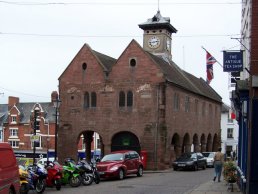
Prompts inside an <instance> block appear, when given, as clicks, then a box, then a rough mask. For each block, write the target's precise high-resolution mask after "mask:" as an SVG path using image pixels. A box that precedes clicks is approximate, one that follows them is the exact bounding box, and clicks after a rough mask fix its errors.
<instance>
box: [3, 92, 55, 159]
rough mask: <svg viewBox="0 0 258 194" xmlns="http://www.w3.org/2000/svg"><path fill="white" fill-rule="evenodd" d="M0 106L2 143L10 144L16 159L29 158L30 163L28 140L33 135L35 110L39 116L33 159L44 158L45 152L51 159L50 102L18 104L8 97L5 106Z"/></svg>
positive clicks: (52, 123) (52, 111)
mask: <svg viewBox="0 0 258 194" xmlns="http://www.w3.org/2000/svg"><path fill="white" fill-rule="evenodd" d="M53 94H55V93H53ZM0 106H1V111H0V112H1V114H2V115H1V124H2V127H3V139H2V141H4V142H9V143H10V144H11V146H12V148H13V149H14V152H15V154H16V157H19V158H27V159H29V158H30V159H31V160H30V162H32V158H33V157H34V152H33V141H32V140H31V139H32V137H33V134H34V114H35V110H37V111H38V115H39V117H38V125H39V128H38V130H36V136H37V137H38V138H37V139H38V144H37V146H36V150H35V153H36V154H35V158H41V157H47V151H49V154H50V156H52V157H53V154H54V145H55V107H54V106H53V102H44V103H35V102H33V103H22V102H20V101H19V98H18V97H9V100H8V104H1V105H0ZM4 110H5V111H4Z"/></svg>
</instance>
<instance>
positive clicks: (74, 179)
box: [61, 159, 81, 187]
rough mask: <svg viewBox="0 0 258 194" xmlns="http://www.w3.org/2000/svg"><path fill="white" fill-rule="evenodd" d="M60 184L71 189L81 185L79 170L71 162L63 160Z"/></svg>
mask: <svg viewBox="0 0 258 194" xmlns="http://www.w3.org/2000/svg"><path fill="white" fill-rule="evenodd" d="M61 182H62V184H64V185H65V184H70V186H71V187H78V186H80V185H81V177H80V174H79V169H78V168H77V167H76V165H75V164H74V163H73V161H72V160H69V159H66V160H65V163H64V165H63V174H62V179H61Z"/></svg>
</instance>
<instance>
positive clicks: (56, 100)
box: [53, 95, 61, 160]
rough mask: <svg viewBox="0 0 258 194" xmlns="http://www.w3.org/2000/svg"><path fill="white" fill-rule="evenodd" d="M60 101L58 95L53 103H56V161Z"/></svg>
mask: <svg viewBox="0 0 258 194" xmlns="http://www.w3.org/2000/svg"><path fill="white" fill-rule="evenodd" d="M60 102H61V101H60V100H59V97H58V95H56V99H55V100H54V101H53V103H54V107H55V109H56V110H55V111H56V112H55V118H56V120H55V160H56V158H57V121H58V109H59V106H60Z"/></svg>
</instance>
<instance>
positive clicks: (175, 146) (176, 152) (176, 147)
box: [170, 133, 182, 161]
mask: <svg viewBox="0 0 258 194" xmlns="http://www.w3.org/2000/svg"><path fill="white" fill-rule="evenodd" d="M181 150H182V148H181V138H180V136H179V135H178V133H175V134H174V135H173V137H172V140H171V149H170V152H171V153H170V161H174V160H175V159H176V158H177V157H179V156H180V155H181Z"/></svg>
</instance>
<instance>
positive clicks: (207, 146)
mask: <svg viewBox="0 0 258 194" xmlns="http://www.w3.org/2000/svg"><path fill="white" fill-rule="evenodd" d="M206 151H207V152H211V151H212V136H211V134H210V133H209V135H208V137H207V144H206Z"/></svg>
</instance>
